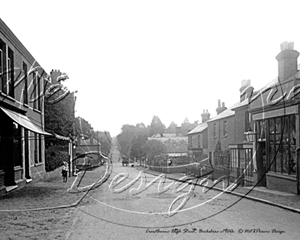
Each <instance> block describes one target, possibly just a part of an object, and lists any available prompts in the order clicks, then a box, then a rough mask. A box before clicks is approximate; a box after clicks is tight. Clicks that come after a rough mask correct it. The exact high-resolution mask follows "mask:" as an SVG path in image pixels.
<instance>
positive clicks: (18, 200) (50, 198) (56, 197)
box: [0, 167, 104, 214]
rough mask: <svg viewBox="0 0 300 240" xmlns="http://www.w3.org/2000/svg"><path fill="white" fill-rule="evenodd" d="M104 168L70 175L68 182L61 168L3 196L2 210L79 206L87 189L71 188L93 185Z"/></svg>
mask: <svg viewBox="0 0 300 240" xmlns="http://www.w3.org/2000/svg"><path fill="white" fill-rule="evenodd" d="M103 172H104V168H102V167H98V168H95V169H93V170H90V171H86V173H85V174H84V177H83V178H81V175H79V177H78V178H76V176H71V177H69V176H68V180H67V182H63V181H62V176H61V169H60V168H59V169H56V170H55V171H53V172H51V174H48V177H47V178H44V179H41V180H39V181H36V182H31V183H29V184H27V185H26V186H24V187H23V188H21V189H16V190H13V191H11V192H9V193H7V194H6V195H5V196H3V197H1V198H0V214H1V212H21V211H22V212H24V211H38V210H53V209H60V208H72V207H76V206H77V205H78V204H79V203H81V202H82V199H83V198H84V196H85V194H86V192H84V191H82V192H80V191H78V190H75V191H68V189H69V190H70V189H72V188H73V189H76V187H77V186H78V185H79V186H88V185H90V184H93V183H94V182H96V181H97V180H98V179H99V176H100V175H101V174H103Z"/></svg>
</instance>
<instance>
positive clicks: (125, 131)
mask: <svg viewBox="0 0 300 240" xmlns="http://www.w3.org/2000/svg"><path fill="white" fill-rule="evenodd" d="M121 130H122V132H121V133H120V134H119V135H118V141H119V144H120V146H121V149H120V152H121V154H122V155H125V156H127V157H129V156H130V150H131V147H132V143H133V139H134V138H136V137H138V136H140V135H141V136H144V135H146V136H147V135H148V134H149V129H148V128H147V127H146V126H145V124H144V123H138V124H136V125H135V126H134V125H129V124H125V125H123V126H122V128H121Z"/></svg>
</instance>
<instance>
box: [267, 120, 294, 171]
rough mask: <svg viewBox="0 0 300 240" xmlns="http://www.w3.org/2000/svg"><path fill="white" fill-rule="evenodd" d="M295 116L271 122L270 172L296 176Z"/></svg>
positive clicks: (269, 142)
mask: <svg viewBox="0 0 300 240" xmlns="http://www.w3.org/2000/svg"><path fill="white" fill-rule="evenodd" d="M295 129H296V125H295V116H294V115H290V116H286V117H277V118H273V119H270V120H269V138H268V139H269V140H268V145H269V147H268V149H269V153H268V164H269V166H270V171H273V172H276V173H279V174H289V175H295V172H296V169H295V166H296V152H295V150H296V131H295Z"/></svg>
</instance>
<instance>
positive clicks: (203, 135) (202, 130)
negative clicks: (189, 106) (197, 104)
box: [187, 110, 210, 162]
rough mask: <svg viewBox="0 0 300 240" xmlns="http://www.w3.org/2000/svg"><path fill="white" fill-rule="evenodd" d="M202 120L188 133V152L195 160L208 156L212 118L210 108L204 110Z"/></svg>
mask: <svg viewBox="0 0 300 240" xmlns="http://www.w3.org/2000/svg"><path fill="white" fill-rule="evenodd" d="M201 117H202V122H201V123H200V124H199V125H198V126H197V127H195V128H194V129H192V130H191V131H190V132H189V133H188V134H187V135H188V154H189V156H190V157H191V159H193V162H197V161H200V160H202V159H205V158H207V157H208V125H207V121H208V120H209V119H210V114H209V112H208V110H206V111H205V110H203V113H202V114H201Z"/></svg>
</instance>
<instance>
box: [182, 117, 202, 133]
mask: <svg viewBox="0 0 300 240" xmlns="http://www.w3.org/2000/svg"><path fill="white" fill-rule="evenodd" d="M197 125H198V121H195V122H194V123H190V121H189V119H188V118H187V117H186V118H185V119H184V120H183V123H182V124H181V130H180V133H181V134H182V135H183V136H185V135H187V133H188V132H189V131H191V130H192V129H194V128H195V127H196V126H197Z"/></svg>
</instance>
